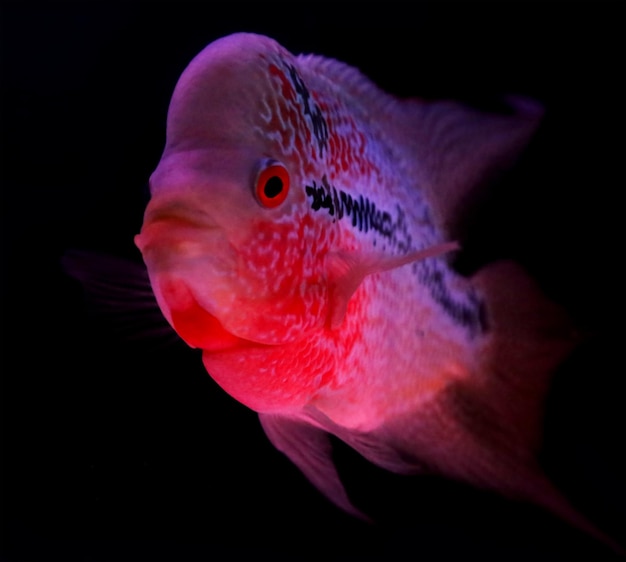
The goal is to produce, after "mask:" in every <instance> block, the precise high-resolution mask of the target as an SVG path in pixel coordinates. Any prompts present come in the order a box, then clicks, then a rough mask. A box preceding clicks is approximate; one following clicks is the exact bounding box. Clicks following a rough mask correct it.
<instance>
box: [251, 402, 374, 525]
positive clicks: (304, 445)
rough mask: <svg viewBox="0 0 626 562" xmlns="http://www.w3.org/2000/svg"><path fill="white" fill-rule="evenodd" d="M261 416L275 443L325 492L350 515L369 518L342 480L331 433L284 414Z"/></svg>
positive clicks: (266, 430)
mask: <svg viewBox="0 0 626 562" xmlns="http://www.w3.org/2000/svg"><path fill="white" fill-rule="evenodd" d="M259 419H260V420H261V425H262V426H263V429H264V430H265V433H266V435H267V437H268V438H269V440H270V441H271V442H272V444H273V445H274V446H275V447H276V448H277V449H278V450H279V451H281V452H282V453H284V454H285V455H287V457H288V458H289V459H290V460H291V461H292V462H293V463H294V464H295V465H296V466H297V467H298V468H299V469H300V470H301V471H302V472H303V473H304V475H305V476H306V477H307V478H308V479H309V480H310V482H311V483H312V484H313V485H314V486H315V487H316V488H317V489H318V490H319V491H320V492H322V494H324V495H325V496H326V497H327V498H328V499H329V500H331V501H332V502H333V503H334V504H335V505H337V506H338V507H340V508H341V509H343V510H344V511H346V512H348V513H350V514H351V515H354V516H356V517H359V518H361V519H365V520H368V517H367V516H366V515H365V514H363V513H362V512H361V511H359V510H358V509H357V508H355V507H354V506H353V505H352V503H351V502H350V499H349V498H348V494H347V493H346V490H345V488H344V486H343V484H342V483H341V480H340V478H339V474H338V473H337V469H336V468H335V465H334V463H333V459H332V443H331V441H330V438H329V435H328V433H326V432H325V431H323V430H321V429H318V428H316V427H313V426H312V425H309V424H307V423H305V422H301V421H298V420H295V419H291V418H288V417H285V416H278V415H270V414H259Z"/></svg>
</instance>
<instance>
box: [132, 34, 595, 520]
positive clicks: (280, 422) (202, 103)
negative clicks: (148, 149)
mask: <svg viewBox="0 0 626 562" xmlns="http://www.w3.org/2000/svg"><path fill="white" fill-rule="evenodd" d="M511 103H512V105H513V108H514V113H513V114H512V115H506V116H504V115H487V114H483V113H480V112H478V111H475V110H471V109H469V108H464V107H462V106H460V105H456V104H454V103H450V102H439V103H426V102H421V101H417V100H406V101H402V100H398V99H396V98H393V97H391V96H389V95H387V94H385V93H384V92H382V91H380V90H379V89H378V88H377V87H376V86H374V85H373V84H372V83H371V82H370V81H369V80H367V79H366V78H365V77H364V76H362V75H361V74H360V73H359V72H358V71H356V70H355V69H353V68H351V67H349V66H347V65H344V64H342V63H339V62H336V61H333V60H327V59H324V58H321V57H317V56H293V55H292V54H291V53H289V52H288V51H287V50H285V49H284V48H282V47H281V46H280V45H278V44H277V43H276V42H275V41H273V40H271V39H269V38H266V37H262V36H257V35H252V34H236V35H232V36H228V37H225V38H223V39H220V40H218V41H215V42H214V43H212V44H210V45H209V46H208V47H206V48H205V49H204V50H203V51H202V52H201V53H200V54H199V55H198V56H197V57H196V58H195V59H194V60H193V61H192V62H191V64H190V65H189V67H188V68H187V69H186V70H185V72H184V73H183V75H182V77H181V78H180V81H179V83H178V85H177V86H176V89H175V92H174V94H173V97H172V101H171V105H170V110H169V114H168V121H167V143H166V147H165V150H164V153H163V156H162V159H161V161H160V163H159V165H158V167H157V169H156V171H155V172H154V174H153V175H152V178H151V201H150V203H149V204H148V207H147V209H146V212H145V218H144V224H143V227H142V229H141V233H140V234H139V235H138V236H137V238H136V243H137V245H138V247H139V249H140V250H141V252H142V254H143V258H144V261H145V263H146V265H147V268H148V273H149V276H150V282H151V285H152V288H153V291H154V294H155V296H156V298H157V301H158V303H159V306H160V308H161V310H162V312H163V314H164V315H165V317H166V318H167V320H168V322H169V323H170V324H171V325H172V326H173V328H174V329H175V330H176V331H177V332H178V334H179V335H180V336H181V337H182V339H184V340H185V341H186V342H187V343H188V344H189V345H190V346H192V347H197V348H200V349H202V350H203V354H202V357H203V362H204V365H205V367H206V369H207V371H208V372H209V374H210V375H211V376H212V377H213V378H214V379H215V381H217V383H218V384H219V385H220V386H221V387H222V388H223V389H224V390H225V391H226V392H228V393H229V394H230V395H231V396H233V397H234V398H235V399H237V400H239V401H240V402H242V403H243V404H245V405H247V406H248V407H250V408H251V409H253V410H255V411H257V412H258V413H259V414H260V418H261V422H262V424H263V427H264V429H265V431H266V433H267V435H268V437H269V438H270V440H271V441H272V442H273V443H274V445H275V446H276V447H277V448H279V449H280V450H281V451H283V452H284V453H285V454H286V455H287V456H289V457H290V458H291V459H292V460H293V461H294V462H295V463H296V464H297V465H298V466H299V467H300V469H301V470H302V471H303V472H304V473H305V475H306V476H307V477H308V478H309V479H310V480H311V481H312V482H313V483H314V484H315V485H316V486H317V487H318V488H319V489H320V490H321V491H322V492H323V493H324V494H326V495H327V496H328V497H329V498H330V499H331V500H333V501H334V502H335V503H337V504H338V505H340V506H341V507H343V508H344V509H346V510H347V511H350V512H353V513H358V511H357V510H356V509H355V508H354V507H353V506H352V504H351V502H350V500H349V498H348V497H347V494H346V492H345V491H344V489H343V486H342V484H341V482H340V480H339V477H338V475H337V472H336V469H335V467H334V465H333V463H332V460H331V456H330V452H329V451H330V441H329V433H332V434H334V435H335V436H337V437H338V438H340V439H342V440H343V441H345V442H346V443H348V444H349V445H351V446H352V447H354V448H355V449H356V450H357V451H359V452H360V453H361V454H362V455H363V456H365V457H366V458H368V459H369V460H370V461H372V462H373V463H376V464H378V465H380V466H382V467H384V468H387V469H389V470H392V471H394V472H400V473H419V472H423V471H425V470H428V471H432V472H438V473H442V474H445V475H447V476H449V477H452V478H457V479H461V480H465V481H469V482H471V483H474V484H476V485H479V486H483V487H487V488H493V489H496V490H498V491H500V492H502V493H504V494H506V495H508V496H510V497H514V498H520V499H526V500H529V501H533V502H536V503H539V504H541V505H544V506H545V507H547V508H548V509H550V510H552V511H554V512H556V513H558V514H559V515H561V516H562V517H564V518H566V519H568V520H569V521H570V522H572V523H573V524H575V525H578V526H580V527H583V528H586V529H587V530H591V532H595V530H593V529H592V527H591V526H590V524H588V523H587V522H586V520H585V519H584V518H583V517H582V516H580V515H579V514H578V513H576V512H575V511H574V510H573V508H571V507H570V506H569V504H568V503H567V501H566V500H565V499H564V498H563V497H562V496H561V495H560V494H559V493H558V492H557V491H556V490H555V489H554V488H553V487H552V485H551V484H550V483H549V482H548V481H547V479H546V478H545V477H544V476H543V475H542V473H541V471H540V469H539V467H538V465H537V463H536V461H535V460H534V453H535V451H536V448H537V446H538V443H539V439H540V418H541V403H542V400H543V397H544V394H545V391H546V388H547V385H548V379H549V375H550V373H551V371H553V370H554V368H555V367H556V366H557V365H558V363H559V362H560V361H562V359H563V358H564V357H565V356H566V355H567V354H568V353H569V352H570V351H571V349H572V348H573V346H574V344H575V338H574V337H573V336H572V332H571V330H570V329H569V327H568V322H567V319H566V318H565V316H564V314H562V312H561V311H560V309H559V308H558V307H557V306H555V305H553V304H551V303H550V302H548V301H547V300H545V299H544V297H543V296H542V295H541V293H540V291H539V290H538V288H537V287H536V286H535V285H534V284H533V282H531V281H530V280H529V279H528V278H527V277H526V275H525V274H524V273H523V272H522V271H521V270H520V268H518V267H516V266H515V265H513V264H511V263H500V264H492V265H489V266H487V267H485V268H484V269H482V270H480V271H479V272H478V273H477V274H476V275H474V276H473V277H472V278H466V277H463V276H461V275H459V274H457V273H456V272H455V271H454V270H453V269H452V268H451V266H450V263H449V257H450V255H451V254H450V252H452V251H455V250H456V248H457V245H456V243H455V239H456V237H457V236H458V232H457V230H456V227H457V225H458V221H459V217H460V216H461V215H462V212H463V210H464V208H465V206H466V203H467V202H468V201H469V200H470V199H471V197H472V195H473V194H474V193H475V192H476V190H477V188H478V187H479V186H480V185H481V184H482V183H484V180H485V179H486V178H488V177H489V175H491V174H492V172H493V171H494V170H497V169H499V168H501V167H502V166H503V165H504V164H506V163H508V162H510V161H511V160H513V159H514V158H515V157H516V155H517V154H518V153H519V152H520V151H521V150H522V149H523V147H524V146H525V144H526V143H527V141H528V139H529V138H530V136H531V135H532V133H533V132H534V130H535V128H536V126H537V124H538V122H539V119H540V117H541V110H540V108H538V107H537V106H536V105H535V104H533V103H532V102H529V101H526V100H521V99H515V100H512V102H511Z"/></svg>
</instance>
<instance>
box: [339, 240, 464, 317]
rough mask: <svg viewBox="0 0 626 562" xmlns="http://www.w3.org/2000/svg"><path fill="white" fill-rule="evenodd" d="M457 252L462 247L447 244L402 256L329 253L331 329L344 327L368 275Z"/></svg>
mask: <svg viewBox="0 0 626 562" xmlns="http://www.w3.org/2000/svg"><path fill="white" fill-rule="evenodd" d="M458 249H459V245H458V243H457V242H444V243H441V244H435V245H433V246H429V247H427V248H424V249H421V250H415V251H413V252H409V253H408V254H404V255H401V256H389V255H386V254H372V255H367V254H365V255H364V254H351V253H348V252H341V251H337V252H331V253H329V254H328V256H327V270H328V274H329V277H330V278H331V280H332V282H331V284H332V294H331V302H330V309H329V320H330V327H331V328H332V329H335V328H338V327H339V326H340V325H341V323H342V322H343V318H344V316H345V314H346V309H347V308H348V301H349V300H350V299H351V298H352V295H353V294H354V293H355V292H356V290H357V289H358V288H359V285H361V283H362V282H363V279H365V277H367V276H368V275H372V274H373V273H381V272H383V271H389V270H390V269H395V268H397V267H402V266H403V265H407V264H409V263H414V262H417V261H421V260H424V259H426V258H432V257H437V256H440V255H442V254H446V253H448V252H452V251H453V250H458Z"/></svg>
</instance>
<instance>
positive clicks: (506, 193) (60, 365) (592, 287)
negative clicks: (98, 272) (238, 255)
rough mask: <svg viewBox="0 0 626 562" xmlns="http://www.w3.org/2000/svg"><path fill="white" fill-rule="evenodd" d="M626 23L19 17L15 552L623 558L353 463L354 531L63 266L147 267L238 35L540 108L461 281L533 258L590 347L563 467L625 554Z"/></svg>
mask: <svg viewBox="0 0 626 562" xmlns="http://www.w3.org/2000/svg"><path fill="white" fill-rule="evenodd" d="M624 15H625V14H624V8H623V3H605V2H587V3H570V2H533V3H531V2H526V3H518V2H500V3H476V2H464V3H461V4H458V3H447V2H433V3H396V2H377V3H367V2H355V3H337V2H332V3H324V2H291V3H285V4H279V3H273V2H256V3H253V4H247V3H242V2H237V1H232V2H227V3H226V2H225V3H222V2H204V3H189V2H171V3H157V2H145V3H138V2H104V3H100V2H84V3H71V2H63V3H60V2H42V3H34V2H29V1H24V2H4V3H2V8H1V12H0V16H1V18H2V52H1V60H2V76H1V80H2V102H3V103H2V137H3V138H2V141H3V150H2V172H3V179H2V229H3V230H2V242H3V244H2V247H3V254H2V286H3V295H2V310H1V314H2V316H1V318H2V329H3V335H2V338H1V341H2V365H1V369H2V416H3V417H2V500H1V501H2V507H1V509H2V518H3V525H2V556H3V557H4V558H3V559H5V560H15V561H17V560H98V561H100V560H181V561H182V560H205V559H206V560H214V559H217V560H221V559H224V560H231V559H233V560H234V559H246V560H257V559H269V560H299V559H328V560H345V559H354V560H361V559H364V560H370V559H371V560H392V559H407V560H411V559H414V560H590V561H591V560H603V559H606V560H610V559H614V558H615V555H614V554H613V553H612V552H611V551H610V550H607V549H606V548H605V547H604V546H602V545H601V544H599V543H596V542H594V541H593V540H591V539H589V538H588V537H586V536H585V535H583V534H581V533H580V532H578V531H576V530H574V529H571V528H569V527H568V526H567V525H565V524H563V523H561V522H559V521H557V520H555V519H554V518H553V517H552V516H550V515H548V514H546V513H544V512H543V511H541V510H540V509H536V508H534V507H532V506H525V505H520V504H516V503H510V502H507V501H506V500H503V499H501V498H498V497H495V496H493V495H491V494H487V493H484V492H481V491H478V490H474V489H471V488H468V487H466V486H463V485H460V484H456V483H452V482H446V481H440V480H439V479H437V478H418V479H408V478H400V477H394V476H392V475H388V474H386V473H384V472H383V471H380V470H377V469H375V468H374V467H371V466H369V465H367V464H366V463H365V462H364V461H361V460H360V458H359V457H358V456H357V455H356V454H355V453H353V452H351V451H350V450H348V449H347V448H344V447H341V446H339V447H338V451H337V461H338V463H339V465H340V468H341V472H342V475H343V476H344V479H345V481H346V485H347V486H348V489H349V491H350V493H351V494H352V495H353V497H354V498H355V501H356V502H357V503H358V504H359V505H362V506H366V507H367V506H369V508H370V509H371V510H372V511H373V512H374V513H377V514H378V515H379V520H380V523H379V524H378V525H377V526H374V527H370V526H368V525H366V524H364V523H361V522H359V521H355V520H353V519H351V518H349V517H348V516H346V515H344V514H343V513H341V512H339V511H338V510H336V509H335V508H334V507H333V506H332V505H330V504H329V503H328V502H326V500H324V499H323V498H322V497H320V496H319V495H318V494H317V492H315V491H314V490H313V489H312V487H311V486H310V485H309V484H308V483H307V482H306V481H305V480H304V478H303V477H302V476H301V475H300V474H299V472H298V471H297V469H295V467H293V466H292V465H291V464H290V463H289V462H288V461H287V460H286V459H285V458H284V457H282V455H281V454H280V453H278V452H277V451H275V450H274V449H273V448H272V446H271V445H270V444H269V442H268V441H267V440H266V438H265V436H264V435H263V432H262V430H261V428H260V426H259V424H258V422H257V419H256V415H255V414H254V413H253V412H250V411H249V410H247V409H246V408H244V407H243V406H241V405H239V404H238V403H236V402H235V401H234V400H232V399H231V398H230V397H229V396H227V395H226V394H225V393H223V392H222V391H221V390H220V389H219V388H218V387H217V385H215V384H214V383H213V381H212V380H211V379H210V377H208V376H207V375H206V373H205V372H204V369H203V368H202V365H201V361H200V356H199V354H198V353H197V352H194V351H191V350H188V349H187V348H186V347H185V346H184V345H181V344H174V345H161V344H160V343H159V342H158V341H156V342H155V341H151V340H150V339H141V338H140V339H139V340H134V341H129V340H128V339H127V338H125V337H124V336H122V335H121V334H119V333H118V332H117V331H116V330H114V329H112V327H111V325H110V324H109V323H107V322H106V321H103V320H102V318H100V317H97V316H93V315H92V314H91V313H90V312H89V309H88V307H87V306H86V305H85V304H84V299H83V293H82V290H81V287H80V285H79V284H78V283H77V282H76V281H74V280H73V279H70V278H68V277H67V276H66V275H65V274H64V273H63V271H62V269H61V266H60V264H59V259H60V256H61V255H62V254H63V252H64V251H65V249H67V248H90V249H98V250H103V251H107V252H109V253H113V254H116V255H121V256H127V257H131V258H134V259H137V258H138V254H137V252H136V250H135V249H134V247H133V245H132V236H133V235H134V234H135V233H137V232H138V230H139V227H140V224H141V216H142V208H143V205H144V203H145V199H144V197H145V185H146V182H147V178H148V176H149V174H150V172H151V171H152V170H153V169H154V167H155V166H156V164H157V162H158V159H159V157H160V152H161V150H162V147H163V143H164V125H165V115H166V110H167V105H168V101H169V97H170V95H171V92H172V90H173V87H174V85H175V82H176V80H177V78H178V76H179V75H180V73H181V72H182V70H183V69H184V68H185V66H186V65H187V63H188V62H189V60H190V59H191V58H192V57H193V56H194V55H195V54H196V53H197V52H199V51H200V50H201V49H202V47H204V46H205V45H206V44H207V43H209V42H210V41H212V40H214V39H216V38H218V37H220V36H222V35H225V34H228V33H231V32H235V31H254V32H258V33H263V34H267V35H270V36H272V37H274V38H275V39H277V40H278V41H279V42H281V43H283V44H284V45H285V46H286V47H287V48H289V49H290V50H291V51H293V52H315V53H318V54H323V55H326V56H331V57H335V58H338V59H340V60H344V61H346V62H348V63H350V64H353V65H355V66H357V67H359V68H360V69H361V70H362V71H363V72H364V73H365V74H367V75H368V76H369V77H370V78H372V79H373V80H374V81H375V82H377V83H378V84H379V85H380V86H382V87H383V88H384V89H386V90H388V91H390V92H393V93H395V94H397V95H400V96H420V97H424V98H454V99H458V100H461V101H465V102H467V103H472V104H474V105H478V106H481V107H485V108H492V109H497V108H498V100H499V99H501V96H503V95H505V94H508V93H519V94H524V95H528V96H531V97H534V98H536V99H538V100H540V101H541V102H542V103H543V104H544V105H545V107H546V110H547V113H546V119H545V121H544V123H543V126H542V128H541V130H540V132H539V134H538V135H537V137H536V139H535V141H534V142H533V144H532V145H531V147H530V148H529V150H528V152H527V153H526V155H525V157H524V158H523V159H522V160H521V162H520V163H519V165H518V166H517V167H516V168H515V169H514V170H513V171H512V172H511V173H510V174H509V175H508V176H507V177H506V178H505V179H504V180H503V181H501V182H500V184H499V185H498V188H497V189H495V190H494V193H493V195H492V196H491V197H490V198H489V200H488V201H487V202H486V205H485V208H484V210H483V212H482V213H479V214H477V215H476V216H475V217H474V220H473V222H472V225H471V226H472V228H471V229H470V233H469V237H468V239H467V240H466V243H465V252H466V253H465V254H464V255H465V256H466V257H465V258H464V260H463V262H462V263H461V266H462V267H463V268H465V269H466V270H468V271H469V270H471V269H475V268H476V267H479V266H480V264H481V263H484V262H485V261H488V260H492V259H495V258H498V257H513V258H515V259H517V260H519V261H521V262H522V263H523V264H524V265H525V266H526V267H527V268H528V269H529V270H530V271H531V272H532V273H533V275H534V276H535V277H536V278H537V279H539V281H540V282H541V283H542V285H543V286H544V288H545V290H546V291H547V292H548V293H549V294H550V295H551V296H552V297H553V298H554V299H556V300H559V301H560V302H562V303H563V304H564V305H565V306H566V307H567V308H568V309H569V310H570V312H571V313H572V315H573V316H574V318H576V320H577V321H578V323H579V325H581V326H582V327H583V328H584V329H585V330H587V331H588V332H589V334H590V336H591V337H590V339H589V340H588V342H587V343H586V344H584V345H583V346H581V348H580V349H579V350H578V351H577V352H576V353H575V354H574V355H573V357H572V358H571V360H569V361H568V362H566V364H565V365H564V366H563V368H562V369H560V371H559V372H558V373H557V376H556V378H555V381H554V385H553V388H552V391H551V393H550V395H549V397H548V405H547V416H546V439H545V446H544V449H543V452H542V461H543V462H544V465H545V467H546V470H547V472H548V473H549V474H550V476H551V477H552V478H553V480H554V481H555V482H556V483H557V484H558V485H559V486H560V487H561V488H562V489H563V490H564V491H565V493H566V494H567V495H568V496H569V497H570V498H571V499H572V501H573V502H574V503H575V504H576V505H578V506H579V507H580V509H581V510H582V511H584V512H585V513H586V514H587V515H588V516H589V517H591V518H592V519H594V521H596V522H597V523H598V525H600V526H602V527H603V528H604V529H605V530H607V531H609V532H610V533H612V534H613V536H618V537H619V536H621V540H622V542H623V537H624V503H625V502H624V498H625V491H624V478H623V475H624V473H625V471H624V468H625V467H624V442H625V440H624V437H625V436H624V421H625V420H624V371H625V370H624V343H625V340H624V313H625V312H626V311H625V307H624V287H625V285H624V276H623V271H622V269H623V265H624V256H625V255H626V254H625V248H624V238H625V237H624V234H625V233H624V203H625V202H624V173H623V172H624V148H625V147H624V117H625V115H624V101H625V99H626V98H625V94H626V92H625V91H624V69H625V68H626V66H625V62H626V61H625V60H624V50H625V43H624ZM399 301H400V302H399V303H398V306H401V305H402V303H401V298H400V297H399Z"/></svg>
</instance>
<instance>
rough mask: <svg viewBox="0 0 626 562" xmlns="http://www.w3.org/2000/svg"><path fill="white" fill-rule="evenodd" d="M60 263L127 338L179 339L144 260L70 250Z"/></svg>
mask: <svg viewBox="0 0 626 562" xmlns="http://www.w3.org/2000/svg"><path fill="white" fill-rule="evenodd" d="M61 265H62V267H63V269H64V271H65V272H66V273H67V274H68V275H70V276H71V277H73V278H75V279H77V280H78V281H80V283H81V285H82V286H83V289H84V292H85V297H86V300H87V302H88V304H89V306H90V310H91V311H92V312H93V313H94V314H96V315H97V317H99V318H100V319H102V321H104V322H106V323H107V325H108V326H109V327H110V329H111V330H112V331H115V332H116V333H118V334H119V335H120V336H122V337H123V338H124V339H127V340H133V339H150V340H154V341H158V342H159V344H160V345H163V344H164V345H171V344H174V343H175V342H178V341H180V339H179V338H178V336H177V335H176V332H174V330H173V329H172V328H171V327H170V325H169V324H168V323H167V321H166V320H165V318H164V317H163V314H162V313H161V310H160V309H159V306H158V304H157V302H156V299H155V297H154V294H153V292H152V287H151V286H150V280H149V278H148V273H147V271H146V269H145V267H144V266H143V264H142V263H139V262H135V261H132V260H129V259H124V258H119V257H115V256H110V255H105V254H100V253H95V252H89V251H84V250H68V251H67V252H66V253H65V254H64V255H63V257H62V259H61Z"/></svg>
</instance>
